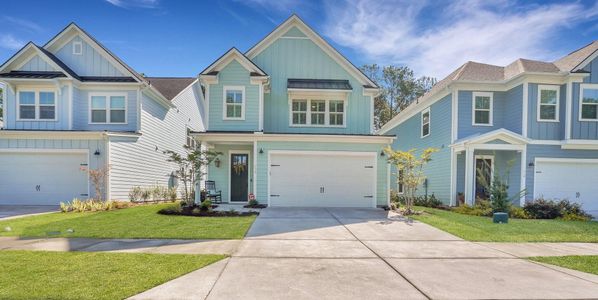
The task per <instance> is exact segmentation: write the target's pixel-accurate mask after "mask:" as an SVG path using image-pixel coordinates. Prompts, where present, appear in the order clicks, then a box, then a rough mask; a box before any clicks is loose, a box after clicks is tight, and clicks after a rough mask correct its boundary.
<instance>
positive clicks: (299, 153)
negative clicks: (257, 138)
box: [268, 150, 378, 207]
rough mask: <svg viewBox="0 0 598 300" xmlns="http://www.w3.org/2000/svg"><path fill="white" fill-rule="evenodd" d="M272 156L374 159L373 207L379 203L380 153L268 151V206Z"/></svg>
mask: <svg viewBox="0 0 598 300" xmlns="http://www.w3.org/2000/svg"><path fill="white" fill-rule="evenodd" d="M272 154H296V155H314V156H323V155H327V156H364V157H371V158H372V159H373V161H372V162H373V169H374V176H373V179H372V193H373V197H372V207H376V203H377V183H378V161H377V157H378V152H353V151H302V150H269V151H268V206H270V205H271V203H270V202H271V199H270V198H271V197H270V195H271V193H270V189H271V187H272V185H271V180H270V179H271V175H270V174H271V172H270V171H271V170H270V169H271V160H272Z"/></svg>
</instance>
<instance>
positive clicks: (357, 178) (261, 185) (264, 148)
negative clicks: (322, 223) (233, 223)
mask: <svg viewBox="0 0 598 300" xmlns="http://www.w3.org/2000/svg"><path fill="white" fill-rule="evenodd" d="M199 78H200V81H201V83H202V85H203V87H204V88H205V95H206V96H205V101H204V102H203V107H204V108H203V110H204V111H205V118H203V121H204V122H205V130H204V131H199V132H196V133H195V134H194V135H195V136H196V138H197V140H199V141H201V143H202V145H204V146H207V147H208V148H209V149H211V150H213V151H219V152H221V153H222V155H221V156H220V157H219V158H218V161H216V162H215V163H213V164H211V165H210V166H209V167H208V170H207V179H209V180H214V181H215V182H216V187H217V189H218V190H221V191H222V198H223V201H224V202H232V203H234V202H239V203H244V202H247V200H248V197H249V195H250V194H252V195H254V196H255V197H256V199H257V200H258V201H259V202H260V203H264V204H269V205H270V206H345V207H376V206H386V205H388V201H389V194H388V191H389V190H388V185H389V168H388V164H387V162H386V157H385V156H384V155H383V152H382V149H383V148H384V147H385V146H387V145H389V144H391V143H392V140H393V137H390V136H380V135H376V134H374V127H373V121H374V115H373V114H374V110H373V107H374V103H373V98H374V97H375V96H376V95H377V94H378V93H379V89H378V87H377V86H376V84H375V83H374V82H372V80H370V79H369V78H368V77H367V76H365V75H364V74H363V73H362V72H360V70H359V69H358V68H356V67H355V66H354V65H353V64H351V62H349V61H348V60H347V59H346V58H345V57H343V56H342V55H341V54H340V53H339V52H338V51H337V50H335V49H334V48H333V47H332V46H330V44H328V43H327V42H326V41H325V40H324V39H323V38H322V37H320V36H319V35H318V34H317V33H316V32H314V31H313V30H312V29H311V28H310V27H308V26H307V25H306V24H305V23H304V22H303V21H302V20H301V19H299V18H298V17H297V16H295V15H293V16H291V17H290V18H289V19H287V20H286V21H285V22H283V23H282V24H281V25H279V26H278V27H277V28H276V29H274V31H272V32H271V33H270V34H268V35H267V36H266V37H265V38H264V39H263V40H261V41H259V42H258V43H257V44H256V45H255V46H253V47H252V48H250V49H249V50H248V51H247V52H245V53H241V52H240V51H239V50H237V49H236V48H232V49H230V50H229V51H228V52H226V53H224V54H223V55H222V56H221V57H220V58H218V59H217V60H216V61H215V62H214V63H212V64H211V65H210V66H208V67H207V68H206V69H205V70H204V71H203V72H201V74H200V75H199ZM197 196H199V195H197Z"/></svg>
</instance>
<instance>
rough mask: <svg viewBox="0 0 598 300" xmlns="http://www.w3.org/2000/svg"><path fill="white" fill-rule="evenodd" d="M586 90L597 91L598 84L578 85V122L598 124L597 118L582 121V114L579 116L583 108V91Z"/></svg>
mask: <svg viewBox="0 0 598 300" xmlns="http://www.w3.org/2000/svg"><path fill="white" fill-rule="evenodd" d="M585 89H588V90H598V84H596V83H582V84H580V85H579V97H578V101H577V102H579V103H578V111H579V112H578V120H579V121H580V122H598V118H597V119H584V118H582V114H581V108H582V107H583V102H582V100H583V90H585ZM586 105H591V104H586ZM596 106H598V104H596Z"/></svg>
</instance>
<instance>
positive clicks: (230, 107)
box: [222, 86, 245, 120]
mask: <svg viewBox="0 0 598 300" xmlns="http://www.w3.org/2000/svg"><path fill="white" fill-rule="evenodd" d="M223 95H224V99H223V113H224V116H223V117H222V118H223V119H224V120H245V87H244V86H225V87H224V90H223Z"/></svg>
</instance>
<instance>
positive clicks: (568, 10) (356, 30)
mask: <svg viewBox="0 0 598 300" xmlns="http://www.w3.org/2000/svg"><path fill="white" fill-rule="evenodd" d="M333 6H334V7H333ZM344 6H345V7H346V9H344V10H338V9H335V7H336V8H338V3H335V4H333V5H331V4H329V5H328V7H327V8H326V13H327V22H326V25H325V33H326V35H327V36H329V37H330V38H331V39H333V40H334V41H335V42H337V43H339V44H341V45H343V46H347V47H351V48H354V49H356V50H357V51H359V52H360V53H363V54H365V55H366V57H368V58H369V59H371V60H373V61H377V62H381V63H394V64H405V65H408V66H409V67H411V68H413V69H414V70H415V71H416V72H417V73H418V74H420V75H428V76H435V77H438V78H439V79H441V78H442V77H444V76H446V75H447V74H448V73H450V72H451V71H452V70H454V69H455V68H457V67H458V66H460V65H461V64H463V63H464V62H466V61H468V60H473V61H479V62H484V63H490V64H497V65H506V64H508V63H510V62H512V61H513V60H515V59H517V58H519V57H525V58H530V59H546V60H552V59H554V58H555V53H554V52H552V51H551V50H550V49H551V48H550V47H547V42H550V41H553V40H552V39H553V38H554V37H555V36H556V34H557V33H558V31H559V30H561V29H564V28H567V27H569V26H572V25H574V24H576V23H578V22H580V21H583V20H588V19H590V18H594V17H596V15H597V14H598V12H596V11H595V10H594V9H592V8H587V7H584V6H583V5H582V4H581V3H579V2H573V3H565V4H552V5H518V4H516V3H514V2H512V1H508V0H502V1H499V2H494V3H491V4H488V1H482V0H460V1H456V2H452V3H450V4H448V5H446V6H445V7H439V4H438V3H437V2H434V3H430V2H427V1H424V0H422V1H409V0H404V1H401V2H396V1H392V2H390V1H366V0H359V1H357V2H346V3H344ZM594 8H598V7H597V6H594Z"/></svg>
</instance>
